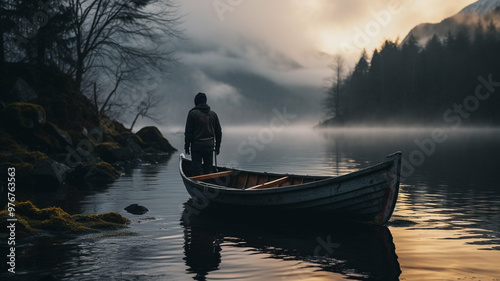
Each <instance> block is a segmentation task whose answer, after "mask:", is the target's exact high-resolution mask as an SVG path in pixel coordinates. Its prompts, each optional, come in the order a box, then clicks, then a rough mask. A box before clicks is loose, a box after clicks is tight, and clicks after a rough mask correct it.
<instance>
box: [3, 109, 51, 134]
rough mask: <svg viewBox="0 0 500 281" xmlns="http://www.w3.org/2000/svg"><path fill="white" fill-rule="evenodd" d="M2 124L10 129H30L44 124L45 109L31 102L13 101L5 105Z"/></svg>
mask: <svg viewBox="0 0 500 281" xmlns="http://www.w3.org/2000/svg"><path fill="white" fill-rule="evenodd" d="M3 115H4V118H3V119H4V120H3V121H2V124H3V125H4V126H5V127H6V128H9V129H10V130H17V129H24V130H31V129H33V128H38V127H40V126H42V125H43V124H45V122H46V121H47V120H46V117H45V109H44V108H43V107H42V106H40V105H38V104H32V103H24V102H14V103H10V104H9V105H7V108H6V109H5V112H4V114H3Z"/></svg>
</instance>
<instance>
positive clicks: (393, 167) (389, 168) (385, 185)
mask: <svg viewBox="0 0 500 281" xmlns="http://www.w3.org/2000/svg"><path fill="white" fill-rule="evenodd" d="M184 161H189V160H187V159H185V158H184V156H183V155H181V160H180V171H181V175H182V179H183V181H184V184H185V186H186V189H187V191H188V193H189V194H190V195H191V196H192V197H193V200H194V201H195V202H197V203H198V204H199V207H200V208H199V209H205V208H207V207H211V208H218V209H222V210H231V212H233V213H235V214H238V213H249V212H250V213H256V214H266V215H270V216H271V215H276V216H281V217H286V216H288V217H292V218H298V217H301V218H302V217H305V218H310V219H328V220H352V221H363V222H369V223H375V224H384V223H386V222H387V221H388V220H389V218H390V217H391V215H392V213H393V211H394V208H395V204H396V201H397V196H398V191H399V179H400V171H401V153H399V152H398V153H394V154H392V155H390V156H388V157H387V158H386V160H385V161H384V162H382V163H380V164H377V165H375V166H372V167H369V168H366V169H363V170H360V171H357V172H354V173H351V174H347V175H344V176H339V177H325V178H324V179H321V180H317V181H313V182H309V183H305V184H297V185H290V186H285V187H276V188H269V189H262V190H245V189H235V188H229V187H226V186H223V185H217V184H212V183H205V182H200V181H194V180H192V179H190V178H189V177H187V176H186V175H185V174H184V172H183V162H184ZM235 171H238V170H235ZM265 174H268V173H265ZM268 175H276V176H281V175H278V174H268Z"/></svg>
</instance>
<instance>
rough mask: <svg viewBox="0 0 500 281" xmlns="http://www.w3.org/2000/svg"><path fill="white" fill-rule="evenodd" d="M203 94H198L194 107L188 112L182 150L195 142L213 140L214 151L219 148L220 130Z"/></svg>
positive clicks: (215, 116)
mask: <svg viewBox="0 0 500 281" xmlns="http://www.w3.org/2000/svg"><path fill="white" fill-rule="evenodd" d="M206 102H207V98H206V96H205V94H202V93H200V94H198V95H196V98H195V105H196V106H195V107H194V108H193V109H191V110H190V111H189V114H188V117H187V121H186V130H185V133H184V136H185V140H184V148H185V149H186V148H189V147H190V146H191V145H192V144H193V143H196V141H205V140H209V139H213V140H214V141H215V147H216V149H219V148H220V143H221V140H222V129H221V126H220V122H219V117H218V116H217V114H216V113H215V112H214V111H212V110H210V106H208V105H207V103H206Z"/></svg>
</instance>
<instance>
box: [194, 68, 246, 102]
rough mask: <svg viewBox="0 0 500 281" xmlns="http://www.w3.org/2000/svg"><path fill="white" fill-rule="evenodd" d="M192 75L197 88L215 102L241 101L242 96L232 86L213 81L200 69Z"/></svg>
mask: <svg viewBox="0 0 500 281" xmlns="http://www.w3.org/2000/svg"><path fill="white" fill-rule="evenodd" d="M194 77H195V83H196V86H197V87H198V89H200V91H202V92H205V93H206V94H207V95H208V97H209V98H210V100H212V99H213V100H214V101H215V102H219V101H221V100H222V101H224V102H226V103H230V104H234V105H239V104H240V103H241V99H242V96H241V94H240V93H239V92H238V90H237V89H236V88H234V87H233V86H231V85H229V84H226V83H223V82H219V81H215V80H213V79H211V78H209V77H208V76H207V75H206V74H204V73H203V72H201V71H197V72H196V73H195V75H194Z"/></svg>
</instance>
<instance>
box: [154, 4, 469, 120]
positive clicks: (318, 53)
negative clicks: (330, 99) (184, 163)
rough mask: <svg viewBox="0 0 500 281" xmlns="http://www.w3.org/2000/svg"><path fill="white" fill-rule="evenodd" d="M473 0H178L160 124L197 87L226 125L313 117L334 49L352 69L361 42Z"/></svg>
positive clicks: (368, 44) (370, 43) (175, 114)
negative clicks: (276, 114) (278, 115)
mask: <svg viewBox="0 0 500 281" xmlns="http://www.w3.org/2000/svg"><path fill="white" fill-rule="evenodd" d="M473 2H475V1H474V0H454V1H449V0H419V1H416V0H307V1H306V0H215V1H214V0H196V1H192V0H191V1H182V2H181V3H180V5H181V6H180V14H182V15H184V17H183V23H182V25H181V27H182V28H183V29H184V32H185V36H186V37H187V40H186V41H185V42H183V43H179V44H178V45H177V48H178V50H177V55H178V57H179V58H180V64H179V65H178V66H176V67H174V68H173V69H172V72H171V73H172V74H171V75H170V78H169V79H165V81H163V84H164V85H163V86H162V91H164V92H165V93H166V95H167V97H168V100H169V101H170V102H169V104H168V106H167V109H166V110H165V114H166V116H167V119H168V120H166V123H167V124H165V125H168V124H170V125H173V124H182V123H183V122H184V120H185V115H186V114H187V111H188V110H189V109H190V108H191V107H192V106H193V104H192V103H193V98H194V95H195V94H196V93H197V92H199V91H202V92H205V93H207V95H208V99H209V101H208V103H209V105H211V106H212V108H213V109H214V110H215V111H216V112H217V113H219V115H220V117H221V120H222V123H223V124H224V123H226V124H237V123H253V122H254V121H255V122H265V121H266V120H269V118H271V117H272V116H273V111H272V109H274V108H276V109H279V110H283V108H284V107H287V108H288V110H291V111H294V112H295V113H297V115H298V116H299V118H298V120H313V121H314V120H316V121H319V119H321V107H320V102H321V99H322V98H323V96H324V94H323V88H324V86H325V83H326V82H325V78H327V77H329V76H330V75H331V74H332V73H331V70H329V68H328V65H329V64H331V56H332V55H334V54H342V55H343V56H344V57H345V58H346V60H347V62H348V67H349V68H352V67H353V66H354V63H355V62H356V61H357V59H359V55H360V54H361V51H362V49H363V48H366V49H367V50H368V54H371V53H372V52H373V49H375V48H378V47H380V45H381V43H382V42H383V40H384V39H386V38H388V39H396V38H397V37H399V38H401V39H402V38H404V37H405V36H406V35H407V34H408V32H409V31H410V30H411V29H412V28H413V27H414V26H416V25H417V24H420V23H424V22H439V21H441V20H443V19H445V18H447V17H449V16H452V15H454V14H456V13H457V12H459V11H460V10H461V9H463V8H464V7H465V6H467V5H469V4H471V3H473ZM254 109H255V110H259V114H252V111H253V110H254ZM260 113H262V114H260ZM221 115H222V116H221Z"/></svg>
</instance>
